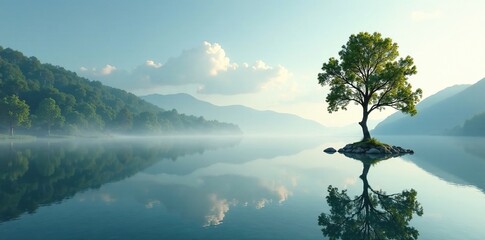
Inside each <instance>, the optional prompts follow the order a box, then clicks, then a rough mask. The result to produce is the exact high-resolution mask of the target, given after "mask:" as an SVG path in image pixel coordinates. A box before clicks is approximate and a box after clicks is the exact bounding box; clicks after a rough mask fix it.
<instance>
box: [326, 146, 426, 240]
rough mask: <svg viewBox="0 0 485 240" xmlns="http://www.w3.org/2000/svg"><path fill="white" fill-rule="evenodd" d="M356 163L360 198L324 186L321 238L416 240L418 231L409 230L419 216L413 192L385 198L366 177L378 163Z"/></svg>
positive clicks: (407, 191) (365, 160)
mask: <svg viewBox="0 0 485 240" xmlns="http://www.w3.org/2000/svg"><path fill="white" fill-rule="evenodd" d="M353 157H354V158H356V157H355V156H353ZM381 159H385V157H384V158H381ZM360 160H361V161H362V163H363V165H364V166H363V170H362V174H361V175H360V176H359V177H360V179H362V182H363V190H362V194H361V195H360V196H355V197H354V198H353V199H351V198H350V197H349V196H348V194H347V190H341V191H339V189H338V188H336V187H333V186H332V185H330V186H328V189H327V191H328V196H327V197H326V199H327V203H328V205H329V206H330V214H327V213H322V214H321V215H320V216H319V217H318V225H319V226H322V232H323V235H324V236H326V237H329V238H330V239H417V238H418V235H419V232H418V230H416V229H415V228H414V227H411V226H409V221H410V220H411V219H412V218H413V214H416V215H418V216H421V215H422V214H423V208H422V207H421V205H420V204H419V203H418V201H417V200H416V195H417V192H416V191H415V190H414V189H411V190H404V191H402V192H401V193H396V194H386V193H385V192H384V191H382V190H375V189H373V188H372V187H371V185H370V184H369V181H368V180H367V174H368V173H369V170H370V167H371V164H372V163H376V162H377V161H379V160H377V159H374V160H372V161H371V160H368V159H360Z"/></svg>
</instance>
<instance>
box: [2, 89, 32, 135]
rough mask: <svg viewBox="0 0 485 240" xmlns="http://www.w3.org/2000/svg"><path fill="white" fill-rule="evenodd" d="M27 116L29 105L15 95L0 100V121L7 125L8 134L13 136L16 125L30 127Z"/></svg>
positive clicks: (28, 114)
mask: <svg viewBox="0 0 485 240" xmlns="http://www.w3.org/2000/svg"><path fill="white" fill-rule="evenodd" d="M29 116H30V110H29V105H27V103H25V101H24V100H21V99H19V97H17V95H12V96H7V97H4V98H3V99H2V100H0V122H1V123H3V124H6V125H8V126H9V132H10V136H13V129H14V128H15V127H16V126H24V127H30V119H29Z"/></svg>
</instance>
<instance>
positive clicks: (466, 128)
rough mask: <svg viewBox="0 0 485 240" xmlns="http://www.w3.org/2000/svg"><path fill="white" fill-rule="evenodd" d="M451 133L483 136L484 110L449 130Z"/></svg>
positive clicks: (484, 129)
mask: <svg viewBox="0 0 485 240" xmlns="http://www.w3.org/2000/svg"><path fill="white" fill-rule="evenodd" d="M451 134H452V135H462V136H485V112H483V113H480V114H477V115H475V116H473V117H472V118H470V119H468V120H466V121H465V123H463V126H459V127H456V128H454V129H452V130H451Z"/></svg>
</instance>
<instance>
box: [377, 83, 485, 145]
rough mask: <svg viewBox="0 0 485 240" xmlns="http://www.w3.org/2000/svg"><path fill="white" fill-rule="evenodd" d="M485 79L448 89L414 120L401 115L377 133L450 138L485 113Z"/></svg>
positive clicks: (423, 104)
mask: <svg viewBox="0 0 485 240" xmlns="http://www.w3.org/2000/svg"><path fill="white" fill-rule="evenodd" d="M484 103H485V78H484V79H482V80H480V81H478V82H477V83H475V84H473V85H456V86H452V87H449V88H446V89H444V90H442V91H440V92H438V93H436V94H434V95H432V96H430V97H428V98H426V99H424V100H423V101H422V102H420V103H419V104H418V105H417V109H418V114H417V115H416V116H414V117H411V116H408V115H404V114H402V113H400V112H397V113H395V114H392V115H391V116H389V117H388V118H386V119H385V120H384V121H382V122H381V123H379V124H378V125H377V126H376V128H375V129H374V130H373V131H372V133H373V134H377V135H378V134H402V135H411V134H418V135H446V134H452V133H454V132H456V129H460V126H462V125H463V124H464V123H465V121H466V120H468V119H471V118H472V117H474V116H476V115H478V114H480V113H483V112H485V104H484Z"/></svg>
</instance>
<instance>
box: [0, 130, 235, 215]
mask: <svg viewBox="0 0 485 240" xmlns="http://www.w3.org/2000/svg"><path fill="white" fill-rule="evenodd" d="M237 142H238V140H237V139H233V140H231V141H207V140H200V139H196V140H187V139H180V140H170V141H169V140H167V139H165V140H155V139H149V140H144V139H137V140H136V141H131V140H130V141H128V140H125V141H122V140H112V141H109V142H107V141H91V142H84V143H75V142H71V141H67V142H54V143H52V142H40V143H33V144H13V143H12V144H1V145H0V222H4V221H9V220H13V219H16V218H18V217H19V216H20V215H21V214H23V213H34V212H35V211H36V209H37V208H39V207H40V206H43V205H50V204H52V203H59V202H60V201H62V200H64V199H66V198H70V197H72V196H74V195H75V194H76V193H78V192H81V191H85V190H88V189H97V188H99V187H101V186H102V185H103V184H106V183H109V182H115V181H119V180H122V179H124V178H127V177H130V176H132V175H134V174H135V173H137V172H139V171H141V170H143V169H145V168H147V167H149V166H151V165H153V164H154V163H156V162H159V161H161V160H164V159H170V160H175V159H177V158H178V157H181V156H184V155H188V154H195V153H202V152H204V151H205V150H206V149H215V148H220V147H228V146H233V145H235V144H237Z"/></svg>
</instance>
